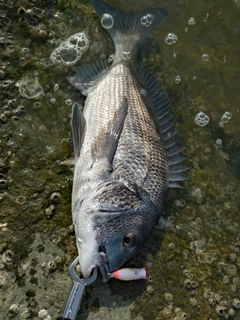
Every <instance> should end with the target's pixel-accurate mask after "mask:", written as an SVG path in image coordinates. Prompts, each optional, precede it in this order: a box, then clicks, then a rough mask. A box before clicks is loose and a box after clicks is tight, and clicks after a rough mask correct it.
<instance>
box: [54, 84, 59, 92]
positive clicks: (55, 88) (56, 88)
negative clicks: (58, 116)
mask: <svg viewBox="0 0 240 320" xmlns="http://www.w3.org/2000/svg"><path fill="white" fill-rule="evenodd" d="M58 89H59V84H58V83H55V85H54V87H53V90H54V91H58Z"/></svg>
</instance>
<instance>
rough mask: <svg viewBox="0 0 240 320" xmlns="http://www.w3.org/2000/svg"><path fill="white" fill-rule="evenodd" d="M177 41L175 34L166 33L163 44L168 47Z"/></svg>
mask: <svg viewBox="0 0 240 320" xmlns="http://www.w3.org/2000/svg"><path fill="white" fill-rule="evenodd" d="M177 39H178V37H177V36H176V34H174V33H168V35H167V36H166V38H165V40H164V42H165V43H166V44H168V45H169V46H170V45H171V44H174V43H176V42H177Z"/></svg>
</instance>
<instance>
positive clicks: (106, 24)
mask: <svg viewBox="0 0 240 320" xmlns="http://www.w3.org/2000/svg"><path fill="white" fill-rule="evenodd" d="M101 24H102V26H103V28H105V29H111V28H112V26H113V24H114V19H113V17H112V16H111V15H110V14H108V13H104V14H103V15H102V19H101Z"/></svg>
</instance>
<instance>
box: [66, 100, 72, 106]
mask: <svg viewBox="0 0 240 320" xmlns="http://www.w3.org/2000/svg"><path fill="white" fill-rule="evenodd" d="M65 103H66V104H67V105H68V106H71V105H72V104H73V102H72V100H71V99H66V100H65Z"/></svg>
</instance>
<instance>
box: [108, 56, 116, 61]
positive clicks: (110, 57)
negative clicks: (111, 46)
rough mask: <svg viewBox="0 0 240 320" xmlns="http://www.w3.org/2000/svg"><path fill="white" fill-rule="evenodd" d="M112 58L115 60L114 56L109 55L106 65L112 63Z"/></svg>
mask: <svg viewBox="0 0 240 320" xmlns="http://www.w3.org/2000/svg"><path fill="white" fill-rule="evenodd" d="M114 58H115V55H114V54H111V55H110V56H109V58H108V63H110V62H113V60H114Z"/></svg>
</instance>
